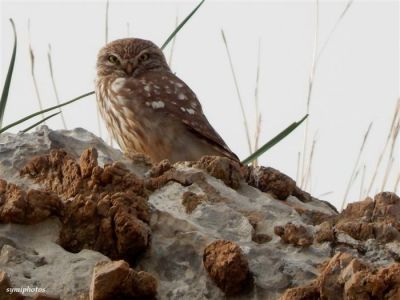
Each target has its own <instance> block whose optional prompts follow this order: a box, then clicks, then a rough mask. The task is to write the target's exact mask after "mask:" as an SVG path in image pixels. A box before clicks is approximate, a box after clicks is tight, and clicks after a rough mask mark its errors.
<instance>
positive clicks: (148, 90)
mask: <svg viewBox="0 0 400 300" xmlns="http://www.w3.org/2000/svg"><path fill="white" fill-rule="evenodd" d="M143 89H144V90H145V91H146V92H150V90H151V88H150V85H149V84H146V85H145V86H144V87H143Z"/></svg>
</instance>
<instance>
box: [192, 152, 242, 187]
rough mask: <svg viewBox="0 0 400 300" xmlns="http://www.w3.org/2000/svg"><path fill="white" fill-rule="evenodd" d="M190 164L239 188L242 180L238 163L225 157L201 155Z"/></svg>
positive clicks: (228, 184) (230, 185)
mask: <svg viewBox="0 0 400 300" xmlns="http://www.w3.org/2000/svg"><path fill="white" fill-rule="evenodd" d="M191 166H192V167H194V168H199V169H202V170H205V171H206V172H207V173H208V174H210V175H211V176H213V177H215V178H217V179H220V180H222V181H223V182H224V183H225V184H226V185H227V186H229V187H231V188H233V189H237V188H239V186H240V182H241V181H242V180H243V177H242V174H241V169H240V165H239V163H238V162H236V161H234V160H231V159H229V158H227V157H220V156H203V157H202V158H201V159H200V160H199V161H197V162H195V163H194V164H192V165H191Z"/></svg>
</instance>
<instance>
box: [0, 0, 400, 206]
mask: <svg viewBox="0 0 400 300" xmlns="http://www.w3.org/2000/svg"><path fill="white" fill-rule="evenodd" d="M197 3H198V2H192V1H181V2H171V1H158V2H156V1H154V2H151V1H142V2H139V1H129V2H128V1H113V0H111V1H110V9H109V40H110V41H111V40H113V39H118V38H123V37H127V36H128V34H129V36H130V37H140V38H144V39H149V40H152V41H153V42H155V43H156V44H158V45H160V46H161V45H162V43H163V42H164V41H165V39H166V38H167V37H168V35H169V34H170V33H171V32H172V31H173V29H174V27H175V18H176V15H178V16H179V19H180V20H182V19H183V18H184V17H185V16H186V15H187V14H188V13H189V12H190V11H191V10H192V8H193V7H194V6H195V5H196V4H197ZM346 3H347V1H334V2H332V1H320V5H319V48H321V46H322V44H323V43H324V41H325V40H326V38H327V35H328V34H329V32H330V31H331V29H332V28H333V26H334V24H335V23H336V21H337V19H338V17H339V15H340V14H341V12H342V11H343V9H344V7H345V6H346ZM105 7H106V2H105V1H47V2H46V1H42V2H39V1H1V16H2V18H1V30H0V33H1V37H0V41H1V50H2V51H1V73H0V77H1V84H3V82H4V75H5V73H6V72H7V68H8V64H9V60H10V56H11V51H12V45H13V38H12V31H11V26H10V25H9V21H8V19H9V18H13V19H14V21H15V23H16V27H17V33H18V43H19V44H18V52H17V60H16V65H15V72H14V76H13V80H12V85H11V91H10V95H9V103H8V105H7V108H6V114H5V121H4V124H8V123H11V122H13V121H15V120H17V119H19V118H21V117H23V116H25V115H27V114H30V113H32V112H35V111H37V110H38V109H39V106H38V101H37V98H36V95H35V90H34V86H33V81H32V77H31V74H30V61H29V50H28V49H29V48H28V45H29V38H28V37H29V35H28V19H30V24H31V25H30V31H31V34H30V36H31V37H30V38H31V44H32V48H33V51H34V53H35V64H36V69H35V72H36V78H37V81H38V85H39V92H40V96H41V99H42V102H43V105H44V107H49V106H52V105H54V104H55V103H56V102H55V101H56V100H55V96H54V91H53V88H52V85H51V79H50V75H49V68H48V61H47V50H48V44H51V48H52V57H53V67H54V73H55V81H56V85H57V88H58V92H59V95H60V98H61V101H67V100H70V99H72V98H74V97H76V96H79V95H81V94H83V93H86V92H89V91H92V90H94V79H95V63H96V55H97V52H98V50H99V49H100V48H101V47H102V46H103V45H104V43H105V25H104V24H105ZM127 24H129V26H128V25H127ZM315 24H316V1H290V2H289V1H255V2H249V1H210V0H208V1H207V0H206V2H205V3H204V5H203V6H202V7H201V8H200V9H199V11H198V12H197V13H196V15H195V16H194V17H193V18H192V19H191V20H190V21H189V22H188V23H187V24H186V26H185V27H184V28H183V29H182V31H181V32H180V33H179V34H178V35H177V39H176V44H175V50H174V53H173V59H172V66H171V68H172V70H173V71H174V72H176V74H177V75H178V76H179V77H180V78H181V79H183V80H184V81H185V82H186V83H187V84H188V85H189V86H190V87H191V88H192V89H193V90H194V92H195V93H196V94H197V96H198V98H199V100H200V101H201V103H202V105H203V109H204V111H205V114H206V116H207V118H208V119H209V121H210V122H211V124H212V125H213V126H214V128H215V129H216V130H217V131H218V132H219V133H220V135H221V136H222V137H223V138H224V140H225V141H226V143H227V144H228V145H229V146H230V148H231V149H232V150H233V151H234V152H235V153H236V154H238V156H239V157H240V158H241V159H244V158H245V157H246V156H247V155H248V154H249V152H248V148H247V143H246V137H245V131H244V127H243V119H242V116H241V112H240V106H239V102H238V97H237V94H236V90H235V87H234V83H233V78H232V75H231V71H230V67H229V61H228V57H227V55H226V50H225V46H224V43H223V41H222V38H221V28H223V29H224V31H225V34H226V37H227V39H228V43H229V48H230V52H231V55H232V59H233V64H234V68H235V71H236V75H237V78H238V83H239V88H240V93H241V95H242V99H243V102H244V107H245V110H246V114H247V117H248V120H249V126H250V131H251V135H252V138H253V135H254V131H255V113H254V111H255V105H254V89H255V82H256V70H257V51H258V40H259V39H260V40H261V63H260V85H259V101H260V110H261V113H262V120H263V122H262V128H261V138H260V143H261V144H263V143H265V142H266V141H268V140H269V139H270V138H272V137H273V136H274V135H276V134H277V133H278V132H279V131H281V130H282V129H284V128H285V127H286V126H288V125H289V124H290V123H292V122H294V121H296V120H299V119H300V118H301V117H302V116H303V115H304V114H305V112H306V102H307V89H308V77H309V74H310V69H311V62H312V55H313V46H314V35H315V28H316V26H315ZM128 27H129V32H128ZM165 54H166V56H167V59H168V57H169V54H170V46H169V47H168V48H167V49H165ZM398 96H399V3H398V2H397V1H357V0H355V1H354V3H353V4H352V6H351V7H350V9H349V10H348V12H347V14H346V15H345V17H344V18H343V19H342V21H341V22H340V24H339V25H338V27H337V28H336V31H335V32H334V34H333V35H332V37H331V39H330V41H329V43H328V44H327V46H326V48H325V51H324V53H323V54H322V56H321V58H320V60H319V64H318V68H317V73H316V77H315V82H314V91H313V94H312V98H311V109H310V127H309V128H310V131H309V141H310V142H312V139H313V138H314V136H315V137H316V139H317V142H316V146H315V151H314V159H313V164H312V176H311V192H312V194H313V195H315V196H319V195H321V194H324V193H328V192H332V193H330V194H327V195H325V196H323V197H322V198H323V199H325V200H329V201H330V202H332V203H333V204H334V205H336V206H340V203H341V202H342V200H343V195H344V192H345V189H346V186H347V183H348V181H349V178H350V175H351V172H352V169H353V167H354V164H355V161H356V158H357V155H358V151H359V148H360V145H361V142H362V139H363V135H364V133H365V131H366V130H367V127H368V125H369V124H370V122H373V125H372V130H371V134H370V136H369V139H368V141H367V144H366V149H365V152H364V154H363V156H362V158H361V162H360V165H364V164H365V166H366V173H365V180H364V181H365V185H366V184H368V183H369V181H370V179H371V175H372V172H373V170H374V168H375V165H376V162H377V159H378V156H379V154H380V152H381V151H382V148H383V145H384V143H385V140H386V136H387V134H388V130H389V127H390V122H391V118H392V116H393V112H394V108H395V105H396V101H397V97H398ZM64 116H65V119H66V123H67V126H68V128H70V129H71V128H75V127H83V128H85V129H87V130H90V131H92V132H94V133H96V134H98V133H99V131H98V126H97V119H96V103H95V98H94V96H92V97H88V98H85V99H83V100H81V101H80V102H78V103H74V104H72V105H71V106H68V107H66V108H65V109H64ZM32 123H33V122H32ZM32 123H27V124H26V125H23V126H20V127H17V128H14V129H12V130H11V132H17V131H18V130H20V129H23V128H25V127H27V126H28V125H29V124H32ZM47 124H48V125H49V126H50V127H51V128H52V129H60V128H62V123H61V120H60V118H59V117H55V118H54V119H52V120H51V121H49V122H47ZM304 129H305V127H304V125H302V126H301V127H299V128H298V129H297V130H296V131H295V132H294V133H293V134H291V135H290V136H289V137H287V138H286V139H285V140H284V141H282V142H281V143H280V144H278V145H277V146H275V147H274V148H273V149H271V150H270V151H269V152H268V153H266V154H264V155H263V156H262V157H261V159H260V164H262V165H265V166H271V167H274V168H276V169H279V170H281V171H282V172H284V173H286V174H287V175H289V176H291V177H292V178H294V179H295V178H296V173H297V162H298V153H299V152H301V151H302V150H303V140H304ZM102 136H103V138H104V139H105V140H106V141H108V138H107V134H106V130H105V128H104V126H103V127H102ZM397 144H398V142H397ZM399 149H400V148H399V145H397V147H396V149H395V163H394V165H393V167H392V169H391V173H390V179H389V181H388V184H387V187H386V189H387V190H393V188H394V182H395V178H396V177H397V176H398V174H399V173H400V165H399V159H400V155H399ZM386 164H387V157H385V158H384V160H383V165H382V168H381V171H380V172H379V174H378V178H377V181H376V185H375V188H374V189H373V193H375V192H377V191H379V190H380V187H381V184H382V174H383V169H384V168H385V167H386ZM361 177H362V176H361V175H360V176H359V177H358V178H357V181H356V182H355V184H354V187H353V189H352V191H351V193H350V196H349V201H355V200H359V197H360V185H361Z"/></svg>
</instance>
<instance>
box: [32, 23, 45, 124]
mask: <svg viewBox="0 0 400 300" xmlns="http://www.w3.org/2000/svg"><path fill="white" fill-rule="evenodd" d="M28 40H29V58H30V62H31V75H32V80H33V86H34V88H35V94H36V99H37V101H38V104H39V108H40V110H43V104H42V99H41V98H40V93H39V87H38V84H37V80H36V75H35V54H34V53H33V49H32V44H31V21H30V20H29V19H28ZM41 117H42V120H44V114H41ZM44 124H45V123H44Z"/></svg>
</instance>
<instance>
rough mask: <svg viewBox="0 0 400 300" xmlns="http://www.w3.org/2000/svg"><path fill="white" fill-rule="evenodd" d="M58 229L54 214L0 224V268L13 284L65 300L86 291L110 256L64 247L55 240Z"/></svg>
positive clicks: (74, 297)
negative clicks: (24, 222)
mask: <svg viewBox="0 0 400 300" xmlns="http://www.w3.org/2000/svg"><path fill="white" fill-rule="evenodd" d="M59 230H60V224H59V221H58V219H55V218H50V219H48V220H46V221H44V222H42V223H39V224H36V225H30V226H26V225H18V224H3V225H0V244H1V246H2V247H1V250H0V270H2V271H5V272H6V274H7V275H8V277H9V278H10V282H11V286H12V287H31V288H34V287H38V288H42V289H45V291H46V294H49V295H54V296H58V297H60V298H61V299H66V300H68V299H71V300H73V299H77V298H78V297H79V296H80V295H83V294H85V293H87V290H88V286H89V284H90V280H91V275H92V272H93V268H94V266H95V264H96V263H97V262H100V261H109V258H108V257H106V256H104V255H102V254H101V253H98V252H95V251H91V250H82V251H81V252H79V253H70V252H67V251H65V250H64V249H63V248H61V247H60V246H59V245H58V244H57V243H56V241H57V238H58V233H59ZM25 296H33V295H32V294H29V293H26V294H25Z"/></svg>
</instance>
